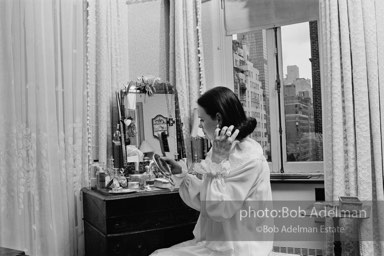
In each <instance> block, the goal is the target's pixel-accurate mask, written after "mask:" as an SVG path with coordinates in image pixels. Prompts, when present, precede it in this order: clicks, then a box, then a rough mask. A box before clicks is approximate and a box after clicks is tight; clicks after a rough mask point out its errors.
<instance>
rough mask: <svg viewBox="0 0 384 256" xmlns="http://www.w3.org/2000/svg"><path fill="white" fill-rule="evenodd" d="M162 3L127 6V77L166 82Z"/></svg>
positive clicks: (165, 27) (165, 26)
mask: <svg viewBox="0 0 384 256" xmlns="http://www.w3.org/2000/svg"><path fill="white" fill-rule="evenodd" d="M164 2H165V1H162V0H157V1H148V2H142V3H138V4H130V5H128V24H127V29H128V36H129V45H128V47H129V71H128V70H127V71H122V72H129V77H130V79H131V80H136V78H137V77H138V76H142V75H154V76H158V77H160V78H161V79H162V80H167V79H168V74H167V70H168V67H167V65H168V61H167V60H168V46H167V45H168V40H169V39H168V34H169V32H167V30H168V27H169V25H168V20H169V17H168V16H169V14H168V11H167V8H165V6H164Z"/></svg>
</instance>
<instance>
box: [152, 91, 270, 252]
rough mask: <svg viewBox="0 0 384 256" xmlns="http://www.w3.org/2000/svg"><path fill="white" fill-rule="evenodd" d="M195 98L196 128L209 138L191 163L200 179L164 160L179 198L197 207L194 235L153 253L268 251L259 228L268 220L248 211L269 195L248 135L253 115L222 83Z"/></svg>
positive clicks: (263, 166)
mask: <svg viewBox="0 0 384 256" xmlns="http://www.w3.org/2000/svg"><path fill="white" fill-rule="evenodd" d="M197 103H198V113H199V117H200V127H201V128H202V129H203V131H204V133H205V135H206V137H207V138H208V139H210V140H211V142H212V148H211V150H210V151H209V152H208V154H207V157H206V159H205V160H204V161H202V162H201V163H200V164H199V165H195V167H194V171H196V172H199V173H202V174H204V175H203V179H202V180H200V179H198V178H197V177H196V176H194V175H191V174H188V173H187V170H186V168H183V167H182V165H181V164H179V163H178V162H175V161H173V160H171V159H165V160H166V161H167V163H168V164H169V165H170V166H171V169H172V173H173V174H174V179H175V180H177V181H178V182H180V189H179V193H180V196H181V198H182V199H183V201H184V202H185V203H186V204H187V205H189V206H190V207H192V208H194V209H196V210H198V211H200V216H199V219H198V221H197V224H196V226H195V229H194V231H193V234H194V236H195V238H194V239H193V240H190V241H187V242H184V243H181V244H178V245H175V246H173V247H171V248H168V249H160V250H157V251H156V252H155V253H154V254H153V255H167V256H172V255H183V256H184V255H236V256H247V255H258V256H263V255H268V254H269V253H270V252H271V250H272V245H273V242H272V239H273V235H271V234H269V235H268V234H264V233H263V231H262V230H260V227H264V226H266V225H271V224H272V223H271V221H272V220H271V219H270V218H258V217H256V216H250V215H251V214H249V213H250V212H252V210H253V212H255V210H258V209H265V207H266V206H267V204H268V202H271V200H272V193H271V187H270V180H269V175H270V172H269V167H268V164H267V161H266V159H265V157H264V156H263V150H262V148H261V146H260V145H259V144H258V143H257V142H256V141H254V140H253V139H251V138H249V136H248V135H249V134H251V133H252V132H253V130H254V129H255V128H256V120H255V119H254V118H247V117H246V116H245V112H244V110H243V107H242V105H241V103H240V101H239V100H238V98H237V96H236V95H235V94H234V93H233V92H232V91H231V90H230V89H228V88H226V87H215V88H213V89H211V90H209V91H207V92H206V93H205V94H204V95H202V96H201V97H200V98H199V99H198V101H197ZM261 204H262V207H261ZM246 217H248V218H246Z"/></svg>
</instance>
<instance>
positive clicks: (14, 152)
mask: <svg viewBox="0 0 384 256" xmlns="http://www.w3.org/2000/svg"><path fill="white" fill-rule="evenodd" d="M82 17H83V6H82V1H79V0H51V1H47V0H35V1H30V0H17V1H11V0H2V1H0V116H1V119H0V246H3V247H9V248H14V249H19V250H24V251H26V253H27V254H28V255H31V256H44V255H55V256H57V255H63V256H68V255H81V254H82V250H83V249H82V248H83V242H82V241H83V233H82V232H83V228H82V219H81V217H82V214H81V210H82V205H81V203H80V189H81V187H83V186H84V185H85V184H86V182H85V180H86V179H87V174H86V172H85V170H87V154H86V152H87V151H86V148H87V147H86V143H87V141H86V140H85V139H84V138H86V136H83V135H84V134H85V132H86V125H85V123H84V122H85V121H84V120H86V118H85V117H84V116H85V113H86V108H85V107H86V106H84V101H83V95H84V84H85V83H84V79H83V75H84V72H83V64H84V62H83V57H84V56H83V47H84V46H83V20H82Z"/></svg>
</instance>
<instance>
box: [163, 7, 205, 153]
mask: <svg viewBox="0 0 384 256" xmlns="http://www.w3.org/2000/svg"><path fill="white" fill-rule="evenodd" d="M169 66H170V68H169V69H170V71H169V72H170V76H169V77H170V81H171V84H174V85H176V89H177V92H178V99H179V107H180V116H181V122H182V123H183V136H184V141H185V147H186V154H187V155H186V156H187V158H188V159H189V160H192V155H191V154H192V151H191V131H192V125H193V120H192V119H193V112H194V109H196V108H197V99H198V98H199V96H200V94H201V93H203V92H204V91H205V88H206V86H205V75H204V56H203V43H202V38H201V0H193V1H191V0H172V1H170V65H169Z"/></svg>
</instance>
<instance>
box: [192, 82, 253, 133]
mask: <svg viewBox="0 0 384 256" xmlns="http://www.w3.org/2000/svg"><path fill="white" fill-rule="evenodd" d="M197 104H199V106H200V107H202V108H203V109H204V110H205V112H206V113H207V114H208V115H209V116H210V117H211V118H213V119H215V118H216V114H217V113H220V115H221V117H222V123H221V127H224V126H228V127H229V126H230V125H233V126H235V128H236V129H239V131H240V132H239V135H237V137H236V139H237V140H242V139H244V138H245V137H247V136H248V135H249V134H251V133H252V132H253V130H255V128H256V125H257V121H256V119H255V118H253V117H248V118H247V117H246V115H245V112H244V109H243V106H242V105H241V102H240V101H239V99H238V98H237V96H236V94H235V93H234V92H233V91H231V90H230V89H228V88H227V87H222V86H218V87H214V88H213V89H210V90H208V91H206V92H205V93H204V94H203V95H201V96H200V98H199V99H198V100H197Z"/></svg>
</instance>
